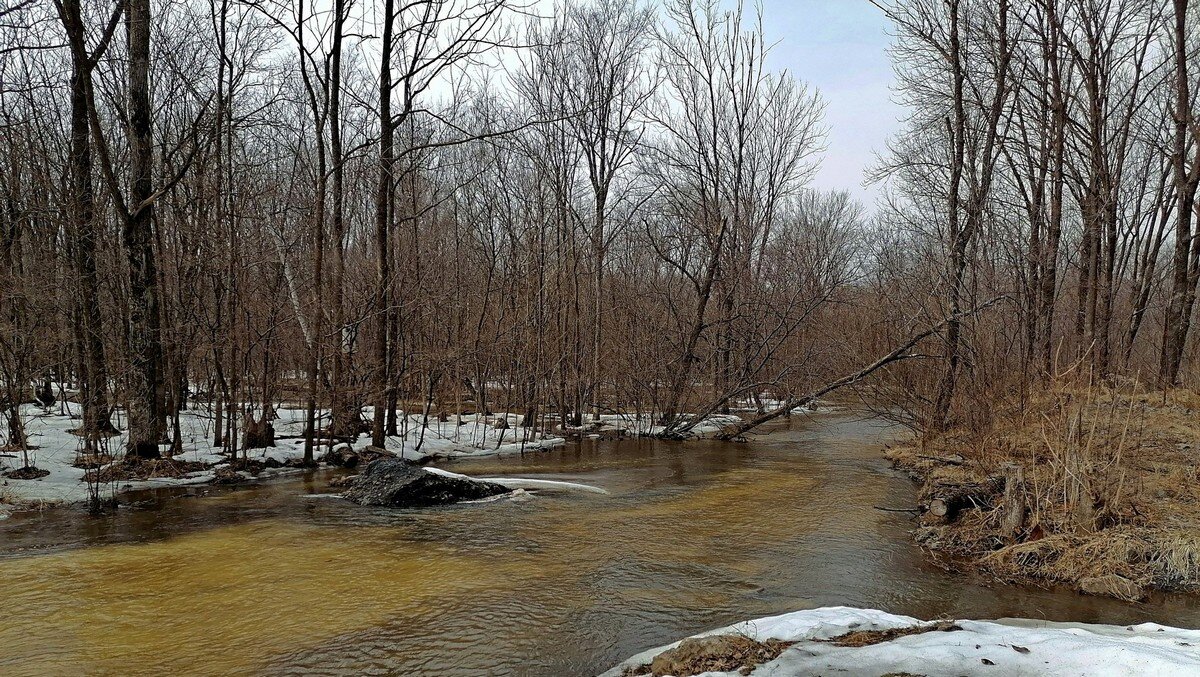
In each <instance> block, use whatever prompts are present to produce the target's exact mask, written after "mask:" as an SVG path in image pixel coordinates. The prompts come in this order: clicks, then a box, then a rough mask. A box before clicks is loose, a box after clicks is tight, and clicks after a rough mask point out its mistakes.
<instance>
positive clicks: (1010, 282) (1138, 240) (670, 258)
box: [0, 0, 1200, 674]
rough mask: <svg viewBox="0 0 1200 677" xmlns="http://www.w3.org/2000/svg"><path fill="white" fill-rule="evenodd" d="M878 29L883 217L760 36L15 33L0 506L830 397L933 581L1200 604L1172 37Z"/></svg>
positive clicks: (407, 22)
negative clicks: (892, 481) (884, 431)
mask: <svg viewBox="0 0 1200 677" xmlns="http://www.w3.org/2000/svg"><path fill="white" fill-rule="evenodd" d="M846 4H847V5H850V4H855V5H858V4H860V3H858V2H857V0H856V2H855V3H850V2H847V3H846ZM861 4H862V5H869V9H870V10H871V11H872V12H874V13H876V14H877V15H878V16H881V17H882V18H883V20H884V21H885V23H886V25H887V29H886V31H887V37H888V41H889V42H890V47H889V48H888V52H887V54H888V57H889V58H890V59H891V62H892V67H893V70H894V81H893V84H892V97H893V99H894V101H895V102H896V103H897V104H898V105H899V106H900V109H901V110H902V118H901V119H900V120H899V121H898V123H897V131H896V133H895V134H893V135H892V136H891V138H890V139H889V140H888V142H887V144H886V146H885V147H880V148H877V149H876V157H875V161H874V163H873V164H872V166H871V167H869V168H868V172H867V176H866V180H865V183H866V185H868V186H869V187H870V188H871V189H872V192H871V193H870V194H871V195H872V196H875V197H874V199H873V202H871V203H869V204H868V203H864V202H862V201H861V200H859V199H858V198H856V197H855V195H858V194H860V193H858V192H854V191H852V190H851V189H856V188H860V186H846V187H845V188H846V189H845V190H830V189H827V188H819V187H816V186H815V185H814V183H813V179H814V177H815V176H816V174H817V172H818V170H819V168H820V167H821V164H822V161H823V159H825V158H828V157H832V156H836V155H837V154H838V153H839V148H837V147H836V146H832V145H830V143H829V124H830V123H829V120H828V119H827V117H826V108H827V103H828V102H827V99H826V98H825V95H824V94H823V93H822V92H820V91H818V89H817V88H816V87H814V86H812V85H810V84H809V83H808V81H807V80H806V78H805V67H806V66H805V64H804V63H788V64H784V65H781V64H780V62H779V60H778V59H777V58H775V56H774V50H775V48H776V46H777V43H776V42H774V41H773V39H772V38H771V37H769V34H770V31H768V30H767V29H766V28H765V27H766V26H769V25H770V22H771V20H772V11H774V7H773V3H770V2H768V3H765V4H761V5H752V4H750V3H744V2H742V1H741V0H735V1H732V2H729V1H721V0H661V1H657V2H650V1H648V0H555V1H553V2H549V1H536V0H3V4H0V416H2V417H3V425H2V426H0V462H3V464H4V466H6V468H7V469H6V472H5V479H4V486H3V487H0V503H9V504H11V505H12V506H13V507H14V508H19V509H27V508H29V507H44V506H45V505H48V504H50V503H55V502H59V501H60V499H61V501H62V502H67V503H70V502H73V501H76V500H84V499H86V502H87V503H88V504H89V505H90V506H91V508H92V510H93V511H94V512H103V511H105V510H108V509H110V508H111V507H112V505H114V504H115V503H116V502H117V494H119V493H120V492H121V488H120V487H121V485H124V484H127V483H130V482H144V481H147V480H155V479H159V478H166V479H170V480H173V481H177V482H178V483H179V484H180V485H183V484H186V483H188V482H189V481H190V479H189V478H193V479H195V478H199V479H198V480H197V481H203V482H208V481H214V480H215V481H217V482H223V481H225V482H228V483H231V484H233V483H237V482H242V481H246V480H248V479H253V478H252V477H251V475H253V476H257V475H258V474H259V472H260V471H261V470H263V468H264V466H265V467H267V468H271V469H275V468H277V467H278V466H280V465H284V466H287V467H288V468H290V469H293V470H297V471H299V470H303V469H314V468H318V467H319V466H320V467H327V466H355V465H365V464H366V463H367V462H368V461H371V460H373V459H375V458H378V457H381V456H393V455H395V454H396V453H399V454H400V457H401V458H402V459H403V458H407V457H406V450H410V451H412V452H413V453H415V454H416V458H419V459H423V461H424V462H427V463H428V462H430V461H434V460H438V459H445V458H447V457H453V456H455V455H463V456H471V455H476V454H477V453H481V452H489V450H490V451H495V452H497V453H499V452H502V451H513V450H516V451H519V452H520V453H521V455H522V456H524V454H525V452H526V451H528V450H545V449H551V448H554V447H557V446H561V445H563V444H568V443H569V444H575V443H579V444H583V443H585V442H586V441H587V440H589V439H597V438H599V439H601V440H609V439H616V438H628V437H643V438H653V439H655V440H657V441H664V442H665V441H671V442H678V443H679V444H685V445H686V444H691V443H692V442H691V441H688V442H685V440H695V439H697V438H707V439H709V440H716V441H717V442H721V443H730V444H733V445H742V446H743V447H744V448H750V447H752V446H753V445H755V444H757V443H758V441H759V440H761V439H766V438H769V437H770V436H771V434H772V433H771V431H772V430H775V427H777V426H779V425H781V424H782V423H781V422H785V421H790V420H791V419H792V418H794V417H796V416H803V415H806V412H812V411H820V410H822V409H823V408H825V407H828V406H837V407H845V408H850V409H853V410H854V411H856V412H859V413H860V414H861V415H865V416H871V417H876V418H878V419H879V420H882V421H886V422H888V424H889V425H892V426H895V428H896V429H897V430H899V431H904V434H903V435H902V436H901V437H900V438H899V441H898V442H895V443H894V444H891V443H889V449H888V450H887V456H888V458H889V460H890V461H891V462H892V463H893V464H894V465H895V466H896V467H897V468H899V469H900V470H902V471H904V472H907V473H908V474H909V475H910V476H911V477H912V478H913V479H914V480H915V481H916V483H917V491H916V496H915V498H914V497H908V498H898V499H895V501H899V502H903V503H904V505H903V506H902V507H899V508H897V507H896V506H895V505H894V502H893V505H892V506H891V507H890V508H887V509H891V510H898V511H907V512H909V513H911V514H912V517H913V519H914V520H916V525H915V532H914V533H915V536H916V540H917V542H918V543H919V544H920V545H921V546H922V548H923V549H924V550H925V551H927V552H930V553H933V554H934V555H935V556H946V557H951V558H960V559H958V560H956V561H958V562H959V564H955V565H953V566H954V567H957V568H961V569H967V570H975V571H982V572H985V573H986V574H987V575H990V576H993V577H995V578H997V579H999V580H1004V581H1008V582H1012V581H1018V582H1024V583H1028V582H1033V583H1035V584H1041V585H1059V584H1066V585H1070V586H1074V587H1076V588H1077V589H1079V590H1082V591H1084V592H1092V593H1093V594H1099V595H1106V596H1109V597H1116V598H1119V599H1124V600H1129V601H1133V600H1141V599H1145V598H1146V597H1147V596H1148V595H1149V594H1150V593H1151V591H1158V592H1160V593H1161V592H1164V591H1166V592H1178V591H1184V592H1186V591H1190V590H1194V589H1197V588H1200V538H1198V537H1197V536H1196V535H1195V534H1196V531H1195V528H1196V527H1197V526H1200V477H1198V476H1197V471H1196V468H1197V467H1198V465H1200V461H1198V460H1197V458H1196V457H1195V454H1196V453H1197V451H1196V450H1197V449H1200V423H1197V420H1198V419H1197V418H1196V416H1197V414H1198V413H1200V390H1198V389H1200V359H1198V357H1200V356H1198V351H1200V348H1198V346H1197V339H1196V336H1195V334H1196V332H1192V331H1191V328H1192V327H1191V325H1192V322H1193V319H1194V317H1195V314H1196V308H1195V305H1196V303H1195V302H1196V295H1197V286H1198V284H1200V237H1198V235H1200V233H1198V231H1200V200H1198V192H1200V101H1198V98H1200V3H1197V2H1195V1H1194V0H1193V1H1189V0H862V2H861ZM786 39H789V38H785V40H786ZM789 425H790V424H789ZM446 427H448V428H450V429H452V432H451V433H446V432H445V430H444V428H446ZM564 440H565V441H564ZM505 445H508V446H505ZM276 448H282V449H283V451H281V452H278V453H277V452H275V451H272V450H273V449H276ZM56 464H57V465H56ZM322 464H323V465H322ZM59 466H61V467H59ZM460 477H461V476H460ZM567 479H572V478H567ZM56 482H59V484H56ZM39 483H40V484H39ZM68 485H69V486H78V487H80V488H79V491H86V494H80V495H75V494H72V498H70V499H67V498H66V495H67V493H69V492H70V491H75V490H74V489H61V487H63V486H68ZM51 486H53V487H56V489H55V490H56V491H60V490H61V492H66V493H62V494H61V495H55V494H53V493H48V491H49V490H46V491H42V490H41V489H38V488H37V487H51ZM130 486H134V485H130ZM144 486H148V485H137V487H139V488H142V487H144ZM513 486H515V485H513ZM531 486H532V485H531ZM29 487H34V488H32V489H31V488H29ZM509 488H510V489H511V488H512V487H509ZM885 500H886V499H885ZM910 505H915V507H912V508H910V507H909V506H910ZM867 507H868V508H869V507H870V506H867ZM897 519H900V518H899V517H898V518H897ZM1114 544H1115V545H1114ZM1013 648H1014V649H1015V648H1017V647H1016V646H1014V647H1013ZM776 655H778V653H776ZM772 658H773V657H772ZM1197 660H1200V657H1197ZM710 667H711V666H710ZM735 667H737V666H735ZM751 667H753V666H752V665H751ZM627 674H652V673H650V672H646V673H627ZM653 674H674V673H670V672H661V673H660V672H654V673H653ZM688 674H691V673H688ZM788 674H791V673H788ZM796 674H801V673H799V672H797V673H796ZM804 674H807V673H804ZM1164 674H1165V673H1164ZM1181 674H1182V673H1181Z"/></svg>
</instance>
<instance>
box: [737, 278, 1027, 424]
mask: <svg viewBox="0 0 1200 677" xmlns="http://www.w3.org/2000/svg"><path fill="white" fill-rule="evenodd" d="M1006 298H1008V297H1007V296H997V297H996V298H994V299H992V300H990V301H988V302H987V303H984V304H982V305H978V306H975V307H974V308H972V309H970V310H966V311H963V312H961V313H955V314H953V315H950V316H949V317H947V318H945V319H943V320H942V321H941V322H938V323H937V324H935V325H933V326H932V327H929V328H928V329H926V330H925V331H922V332H920V333H918V334H914V335H912V336H910V337H909V338H908V340H907V341H905V342H904V343H902V344H900V346H899V347H897V348H896V349H895V350H893V351H892V352H890V353H888V354H886V355H884V356H883V357H881V358H879V359H878V360H875V361H874V362H872V363H871V364H869V365H867V366H866V367H863V368H862V369H859V370H858V371H856V372H854V373H853V374H849V375H846V376H843V377H841V378H839V379H837V380H836V381H832V382H830V383H827V384H825V385H824V386H822V387H820V388H818V389H817V390H814V391H813V392H811V393H809V394H807V395H804V396H803V397H793V398H790V399H788V400H787V401H785V402H784V403H783V404H782V405H780V406H778V407H776V408H774V409H772V410H771V411H768V412H767V413H765V414H761V415H759V416H757V417H755V418H752V419H750V420H749V421H744V422H742V423H738V424H736V425H732V426H730V427H728V428H726V429H725V430H723V431H721V433H720V434H718V435H717V436H716V438H717V439H719V440H725V441H729V440H733V439H736V438H739V437H741V436H742V435H745V434H746V433H748V432H750V431H751V430H753V429H755V428H757V427H759V426H760V425H762V424H764V423H767V422H770V421H773V420H775V419H777V418H779V417H780V416H785V415H787V414H788V413H790V412H791V411H792V410H793V409H796V408H798V407H803V406H806V405H808V404H811V403H812V402H815V401H817V400H819V399H820V398H822V397H824V396H825V395H828V394H829V393H831V392H833V391H835V390H837V389H839V388H844V387H846V386H848V385H854V384H855V383H858V382H859V381H861V380H863V379H865V378H866V377H868V376H870V375H871V374H873V373H875V372H876V371H878V370H880V369H882V368H883V367H886V366H887V365H889V364H891V363H893V362H899V361H900V360H904V359H907V358H909V357H912V355H911V354H909V351H910V350H912V349H913V347H915V346H916V345H917V344H918V343H920V342H921V341H923V340H925V339H927V338H929V337H930V336H933V335H934V334H936V333H938V332H940V331H941V330H942V329H944V328H945V327H946V325H948V324H950V323H951V322H956V321H958V320H961V319H963V318H964V317H969V316H971V315H974V314H976V313H978V312H981V311H982V310H984V309H985V308H988V307H990V306H993V305H995V304H996V303H999V302H1000V301H1001V300H1002V299H1006Z"/></svg>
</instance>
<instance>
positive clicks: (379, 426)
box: [371, 0, 395, 447]
mask: <svg viewBox="0 0 1200 677" xmlns="http://www.w3.org/2000/svg"><path fill="white" fill-rule="evenodd" d="M393 6H394V0H384V5H383V7H384V9H383V42H382V43H381V45H380V57H379V176H378V183H377V185H376V188H375V256H376V260H375V262H376V266H377V269H376V271H375V274H376V278H375V299H374V311H375V378H374V384H373V390H374V401H375V416H374V420H373V421H372V425H371V444H373V445H375V446H377V447H383V446H384V437H385V433H386V424H387V412H388V405H389V403H390V402H391V397H390V394H391V384H392V377H391V373H390V370H389V369H388V367H389V365H390V364H391V361H390V360H389V359H388V331H389V330H390V329H391V322H389V319H390V317H391V309H390V305H391V304H390V300H389V293H388V292H389V290H390V288H391V266H390V261H389V260H388V232H389V230H390V228H389V217H390V212H389V209H388V207H389V206H390V205H391V193H392V185H393V179H392V165H393V164H394V159H395V158H394V148H393V145H394V138H395V126H394V123H393V121H392V22H393V19H394V17H393V14H394V9H393Z"/></svg>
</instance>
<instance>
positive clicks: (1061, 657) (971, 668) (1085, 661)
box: [602, 607, 1200, 677]
mask: <svg viewBox="0 0 1200 677" xmlns="http://www.w3.org/2000/svg"><path fill="white" fill-rule="evenodd" d="M919 624H924V622H923V621H919V620H917V619H915V618H910V617H908V616H896V615H893V614H889V613H885V612H883V611H876V610H873V609H854V608H850V607H826V608H821V609H812V610H809V611H797V612H794V613H789V614H783V615H782V616H773V617H770V618H761V619H758V620H754V621H745V622H742V623H738V624H735V625H731V626H729V627H726V628H721V629H719V630H713V631H711V632H706V633H702V634H701V635H696V636H697V637H703V636H711V635H727V634H740V635H745V636H748V637H750V638H752V639H755V640H759V641H765V640H768V639H777V640H782V641H787V642H796V644H794V645H793V646H791V647H790V648H788V649H787V650H786V651H784V652H783V653H782V654H780V655H779V656H778V658H776V659H775V660H772V661H770V662H767V663H763V664H761V665H759V666H757V667H756V668H755V669H754V671H753V672H751V673H749V674H751V675H756V676H759V677H768V676H769V677H801V676H804V677H808V676H810V675H831V674H850V675H885V674H897V673H898V674H912V675H925V676H927V677H943V676H944V677H954V676H957V675H967V676H975V675H992V676H995V675H1005V676H1006V677H1023V676H1029V677H1032V676H1034V675H1061V676H1064V677H1065V676H1068V675H1070V676H1072V677H1076V676H1081V675H1098V676H1103V675H1111V676H1114V677H1115V676H1117V675H1156V676H1159V677H1167V676H1174V675H1179V676H1183V675H1189V676H1190V675H1197V674H1200V630H1183V629H1179V628H1172V627H1167V626H1162V625H1157V624H1154V623H1143V624H1141V625H1132V626H1114V625H1091V624H1087V623H1055V622H1049V621H1034V620H1025V619H1001V620H996V621H955V624H956V625H957V626H958V627H960V628H961V630H957V631H950V632H941V631H932V632H924V633H920V634H912V635H907V636H903V637H898V638H895V639H892V640H889V641H882V642H880V643H878V644H870V645H867V646H862V647H849V646H847V647H841V646H836V645H835V644H833V643H830V642H828V641H825V640H829V639H831V638H834V637H838V636H841V635H844V634H846V633H849V632H855V631H862V630H889V629H894V628H908V627H912V626H914V625H919ZM678 645H679V642H676V643H675V644H670V645H667V646H664V647H659V648H657V649H651V650H649V651H646V652H643V653H640V654H638V655H636V656H634V657H632V658H630V659H629V660H627V661H625V662H624V663H622V664H621V665H619V666H617V667H615V668H613V669H612V670H609V671H608V672H606V673H604V675H603V676H602V677H619V676H620V675H623V674H625V673H626V671H627V670H631V669H633V668H636V666H640V665H644V664H647V663H649V662H650V661H651V660H653V658H654V657H655V656H657V655H658V654H660V653H662V652H664V651H667V650H669V649H673V648H675V647H676V646H678ZM704 674H705V677H726V676H728V677H736V676H737V675H738V673H736V672H711V673H704ZM678 677H683V676H682V675H680V676H678Z"/></svg>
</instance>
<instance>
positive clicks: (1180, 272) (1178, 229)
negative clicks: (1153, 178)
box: [1158, 0, 1200, 388]
mask: <svg viewBox="0 0 1200 677" xmlns="http://www.w3.org/2000/svg"><path fill="white" fill-rule="evenodd" d="M1174 8H1175V25H1174V29H1175V34H1174V41H1175V45H1174V47H1175V53H1174V60H1175V78H1174V80H1175V111H1174V115H1175V120H1174V122H1175V134H1174V145H1173V147H1172V151H1171V164H1172V167H1173V169H1174V174H1173V175H1174V182H1175V200H1176V206H1175V251H1174V255H1173V256H1172V259H1171V295H1170V297H1169V300H1168V302H1167V310H1166V316H1165V318H1164V323H1163V345H1162V354H1161V359H1160V361H1159V368H1158V385H1159V387H1160V388H1169V387H1171V386H1174V385H1175V384H1176V383H1177V382H1178V381H1179V368H1180V365H1181V364H1182V362H1183V348H1184V346H1185V344H1186V343H1187V336H1188V329H1189V326H1190V319H1191V318H1190V316H1189V315H1190V311H1191V306H1192V302H1189V299H1194V298H1195V293H1196V278H1197V271H1195V270H1193V266H1192V259H1193V258H1194V257H1193V256H1192V255H1191V251H1190V250H1191V249H1192V248H1193V247H1196V246H1197V244H1200V242H1193V233H1192V230H1193V226H1192V219H1193V217H1194V213H1193V208H1194V205H1195V202H1196V192H1197V186H1198V185H1200V147H1197V148H1196V150H1195V154H1196V156H1195V158H1194V159H1193V161H1192V162H1191V166H1190V167H1189V165H1188V158H1187V152H1188V149H1189V147H1191V146H1193V145H1195V143H1194V141H1191V140H1189V137H1190V135H1191V129H1190V126H1191V125H1190V123H1191V122H1192V114H1191V110H1192V109H1191V83H1190V82H1189V80H1188V59H1187V56H1188V54H1187V37H1188V33H1187V22H1186V15H1187V10H1188V2H1187V0H1174Z"/></svg>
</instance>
